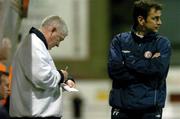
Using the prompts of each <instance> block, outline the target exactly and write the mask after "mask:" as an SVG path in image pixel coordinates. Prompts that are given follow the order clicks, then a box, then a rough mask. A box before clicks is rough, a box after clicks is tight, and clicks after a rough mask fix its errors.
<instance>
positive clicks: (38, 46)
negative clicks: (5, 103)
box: [10, 16, 75, 119]
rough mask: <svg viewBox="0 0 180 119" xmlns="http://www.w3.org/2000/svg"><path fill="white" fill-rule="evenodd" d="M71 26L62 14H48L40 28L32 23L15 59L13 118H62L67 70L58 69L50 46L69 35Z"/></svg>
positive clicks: (12, 96)
mask: <svg viewBox="0 0 180 119" xmlns="http://www.w3.org/2000/svg"><path fill="white" fill-rule="evenodd" d="M67 35H68V30H67V26H66V24H65V22H64V21H63V20H62V19H61V18H60V17H59V16H49V17H47V18H45V19H44V20H43V22H42V24H41V27H40V29H36V28H34V27H32V28H31V29H30V31H29V34H28V35H27V36H26V38H25V39H24V40H23V41H22V42H21V44H20V45H19V47H18V49H17V51H16V53H15V57H14V61H13V79H12V94H11V98H10V116H11V118H12V119H60V118H61V117H62V87H61V83H65V84H67V85H69V86H70V87H74V86H75V82H74V80H68V79H67V77H68V72H67V71H66V70H57V69H56V67H55V65H54V62H53V60H52V57H51V56H50V54H49V52H48V50H50V49H51V48H53V47H55V46H59V43H60V42H61V41H63V40H64V39H65V37H66V36H67Z"/></svg>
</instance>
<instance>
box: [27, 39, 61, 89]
mask: <svg viewBox="0 0 180 119" xmlns="http://www.w3.org/2000/svg"><path fill="white" fill-rule="evenodd" d="M33 43H34V44H33V47H32V61H31V62H32V64H31V68H32V69H31V71H32V76H31V78H30V81H31V82H32V84H33V85H34V86H35V87H36V88H40V89H49V88H57V87H58V86H59V83H60V80H62V76H61V75H60V73H59V72H58V70H57V69H56V68H55V66H54V62H53V61H52V59H51V57H49V55H48V51H47V49H46V48H44V47H42V45H38V43H37V42H33Z"/></svg>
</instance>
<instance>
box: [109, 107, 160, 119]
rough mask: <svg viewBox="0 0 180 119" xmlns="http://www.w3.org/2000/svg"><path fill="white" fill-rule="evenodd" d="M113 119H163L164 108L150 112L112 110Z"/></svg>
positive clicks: (149, 110)
mask: <svg viewBox="0 0 180 119" xmlns="http://www.w3.org/2000/svg"><path fill="white" fill-rule="evenodd" d="M111 119H162V108H156V109H148V110H122V109H117V108H112V110H111Z"/></svg>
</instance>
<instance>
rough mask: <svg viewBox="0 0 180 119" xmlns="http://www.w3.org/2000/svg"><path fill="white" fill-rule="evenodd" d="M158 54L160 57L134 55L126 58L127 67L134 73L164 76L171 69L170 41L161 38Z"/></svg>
mask: <svg viewBox="0 0 180 119" xmlns="http://www.w3.org/2000/svg"><path fill="white" fill-rule="evenodd" d="M157 50H158V51H157V52H159V53H160V57H157V58H145V57H144V56H143V57H142V56H137V55H133V53H132V54H131V55H130V56H126V58H125V59H126V61H125V62H126V66H127V67H128V68H129V69H131V70H133V71H134V72H138V73H143V74H145V75H159V76H163V75H164V74H166V71H167V70H168V68H169V64H170V56H171V45H170V42H169V40H168V39H165V38H161V39H159V42H158V44H157Z"/></svg>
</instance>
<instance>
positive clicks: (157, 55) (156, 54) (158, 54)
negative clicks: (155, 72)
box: [152, 52, 161, 58]
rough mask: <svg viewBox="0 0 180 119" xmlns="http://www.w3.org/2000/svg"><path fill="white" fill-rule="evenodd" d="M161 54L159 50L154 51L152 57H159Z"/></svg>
mask: <svg viewBox="0 0 180 119" xmlns="http://www.w3.org/2000/svg"><path fill="white" fill-rule="evenodd" d="M160 56H161V54H160V53H159V52H156V53H155V54H154V55H153V56H152V58H157V57H160Z"/></svg>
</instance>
